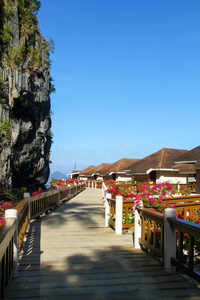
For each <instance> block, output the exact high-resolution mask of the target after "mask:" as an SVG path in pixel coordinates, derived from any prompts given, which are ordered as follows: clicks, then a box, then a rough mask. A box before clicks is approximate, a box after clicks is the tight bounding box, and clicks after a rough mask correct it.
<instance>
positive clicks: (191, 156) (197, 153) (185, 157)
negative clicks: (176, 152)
mask: <svg viewBox="0 0 200 300" xmlns="http://www.w3.org/2000/svg"><path fill="white" fill-rule="evenodd" d="M199 159H200V146H198V147H196V148H193V149H192V150H190V151H187V152H186V153H184V154H182V155H180V156H179V157H177V158H176V160H175V162H181V161H197V160H199Z"/></svg>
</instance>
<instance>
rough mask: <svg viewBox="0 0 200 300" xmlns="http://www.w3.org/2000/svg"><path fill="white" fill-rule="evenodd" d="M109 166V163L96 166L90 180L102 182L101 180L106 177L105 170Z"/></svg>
mask: <svg viewBox="0 0 200 300" xmlns="http://www.w3.org/2000/svg"><path fill="white" fill-rule="evenodd" d="M110 165H111V164H109V163H102V164H100V165H98V166H97V167H96V168H95V170H94V172H93V174H92V179H94V180H103V178H104V177H105V175H106V170H107V169H108V168H109V166H110Z"/></svg>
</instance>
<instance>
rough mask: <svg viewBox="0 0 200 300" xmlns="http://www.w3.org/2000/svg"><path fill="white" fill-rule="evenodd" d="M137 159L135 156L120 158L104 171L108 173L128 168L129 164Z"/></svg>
mask: <svg viewBox="0 0 200 300" xmlns="http://www.w3.org/2000/svg"><path fill="white" fill-rule="evenodd" d="M138 160H139V159H135V158H122V159H120V160H118V161H116V162H114V163H113V164H111V165H110V166H109V168H108V169H107V170H106V171H105V173H106V174H107V175H108V174H110V173H111V172H113V173H116V172H123V171H124V170H129V166H130V165H132V164H133V163H135V162H136V161H138Z"/></svg>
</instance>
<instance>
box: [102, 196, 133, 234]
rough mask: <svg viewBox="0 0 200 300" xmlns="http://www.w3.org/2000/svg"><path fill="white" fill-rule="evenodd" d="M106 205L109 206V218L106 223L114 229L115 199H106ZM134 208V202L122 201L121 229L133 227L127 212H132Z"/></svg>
mask: <svg viewBox="0 0 200 300" xmlns="http://www.w3.org/2000/svg"><path fill="white" fill-rule="evenodd" d="M108 203H109V206H110V215H111V216H110V218H109V220H108V223H109V224H110V226H112V227H113V228H115V215H116V211H115V207H116V200H115V199H108ZM134 206H135V201H134V200H133V199H131V200H124V201H123V217H122V229H126V228H131V227H134V219H132V218H130V217H129V213H130V212H129V211H131V210H133V208H134Z"/></svg>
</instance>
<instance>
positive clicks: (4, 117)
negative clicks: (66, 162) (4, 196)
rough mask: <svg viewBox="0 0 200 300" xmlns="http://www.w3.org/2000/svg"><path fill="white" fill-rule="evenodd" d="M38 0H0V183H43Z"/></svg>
mask: <svg viewBox="0 0 200 300" xmlns="http://www.w3.org/2000/svg"><path fill="white" fill-rule="evenodd" d="M39 6H40V2H39V1H37V0H0V45H1V47H0V153H1V156H0V186H1V188H2V187H3V188H8V187H21V186H26V187H28V188H32V187H34V188H35V187H37V186H42V185H43V184H45V183H46V182H47V180H48V176H49V153H50V147H51V138H52V137H51V131H50V127H51V118H50V97H49V94H50V90H51V82H50V60H49V49H50V44H49V43H48V42H46V40H45V39H44V38H43V37H42V35H41V33H40V30H39V29H38V25H37V17H36V12H37V10H38V9H39Z"/></svg>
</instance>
